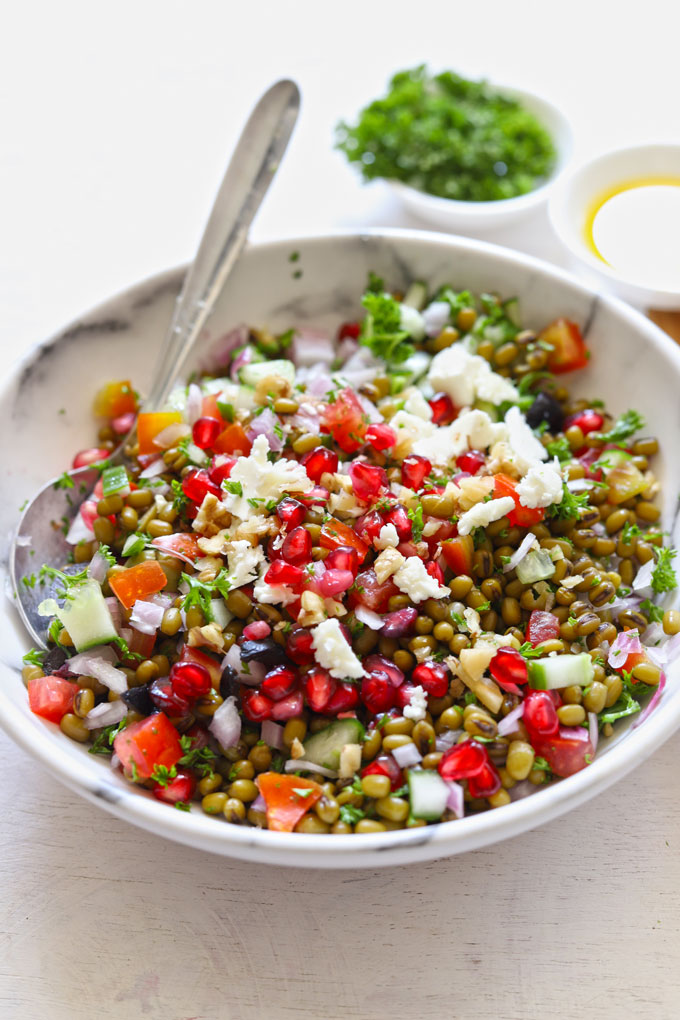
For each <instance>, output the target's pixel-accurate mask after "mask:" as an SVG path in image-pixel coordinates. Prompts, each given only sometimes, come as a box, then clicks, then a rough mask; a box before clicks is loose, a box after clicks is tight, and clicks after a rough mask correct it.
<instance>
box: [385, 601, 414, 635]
mask: <svg viewBox="0 0 680 1020" xmlns="http://www.w3.org/2000/svg"><path fill="white" fill-rule="evenodd" d="M417 618H418V610H417V609H416V608H415V607H414V606H407V607H406V608H405V609H395V610H394V612H392V613H388V614H387V616H384V617H383V625H382V629H381V631H380V636H381V637H388V638H398V637H403V636H404V635H405V634H408V633H410V631H411V630H412V628H413V625H414V623H415V622H416V620H417Z"/></svg>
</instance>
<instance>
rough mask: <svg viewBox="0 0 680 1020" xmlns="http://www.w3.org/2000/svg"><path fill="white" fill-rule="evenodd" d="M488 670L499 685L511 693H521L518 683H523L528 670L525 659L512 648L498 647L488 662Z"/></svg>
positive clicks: (525, 680) (526, 678) (526, 677)
mask: <svg viewBox="0 0 680 1020" xmlns="http://www.w3.org/2000/svg"><path fill="white" fill-rule="evenodd" d="M489 672H490V673H491V676H492V677H493V678H494V680H495V681H496V683H497V684H498V686H499V687H502V688H503V690H504V691H509V692H510V693H511V694H519V693H521V692H520V690H519V687H518V686H517V685H518V684H525V683H526V682H527V680H528V676H529V671H528V669H527V664H526V660H525V658H524V656H523V655H520V654H519V652H518V651H516V649H514V648H499V649H498V651H497V652H496V654H495V655H494V657H493V659H492V660H491V662H490V663H489Z"/></svg>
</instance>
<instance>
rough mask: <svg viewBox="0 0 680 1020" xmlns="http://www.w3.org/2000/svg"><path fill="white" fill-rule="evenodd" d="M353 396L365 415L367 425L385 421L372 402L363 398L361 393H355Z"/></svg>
mask: <svg viewBox="0 0 680 1020" xmlns="http://www.w3.org/2000/svg"><path fill="white" fill-rule="evenodd" d="M355 396H356V398H357V400H358V401H359V403H360V404H361V410H362V411H363V412H364V414H365V415H367V417H368V420H369V424H371V425H374V424H375V423H376V422H382V421H384V420H385V419H384V418H383V416H382V415H381V413H380V411H379V410H378V408H377V407H376V406H375V404H374V403H373V401H372V400H369V399H368V397H365V396H364V395H363V393H356V394H355Z"/></svg>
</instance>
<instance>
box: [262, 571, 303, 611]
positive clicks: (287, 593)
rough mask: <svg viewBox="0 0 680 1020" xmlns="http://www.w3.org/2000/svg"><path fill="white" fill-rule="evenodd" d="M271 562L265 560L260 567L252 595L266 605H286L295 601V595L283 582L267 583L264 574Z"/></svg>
mask: <svg viewBox="0 0 680 1020" xmlns="http://www.w3.org/2000/svg"><path fill="white" fill-rule="evenodd" d="M270 566H271V563H267V561H266V560H265V561H264V563H263V564H262V565H261V567H260V576H259V577H258V579H257V581H256V582H255V586H254V588H253V596H254V597H255V601H256V602H262V603H263V604H264V605H268V606H288V605H290V603H291V602H295V600H296V598H297V595H296V594H295V592H292V591H291V590H290V588H287V587H286V585H285V584H267V582H266V581H265V579H264V575H265V574H266V573H267V571H268V570H269V568H270Z"/></svg>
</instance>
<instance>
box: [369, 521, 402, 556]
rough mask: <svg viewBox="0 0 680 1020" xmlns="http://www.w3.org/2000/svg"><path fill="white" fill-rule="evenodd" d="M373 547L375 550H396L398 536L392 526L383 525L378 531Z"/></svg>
mask: <svg viewBox="0 0 680 1020" xmlns="http://www.w3.org/2000/svg"><path fill="white" fill-rule="evenodd" d="M373 545H374V546H375V547H376V549H381V550H382V549H387V548H392V549H396V548H397V546H398V545H399V535H398V534H397V529H396V528H395V526H394V525H393V524H383V526H382V528H381V529H380V534H379V535H378V537H377V538H376V539H374V541H373Z"/></svg>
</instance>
